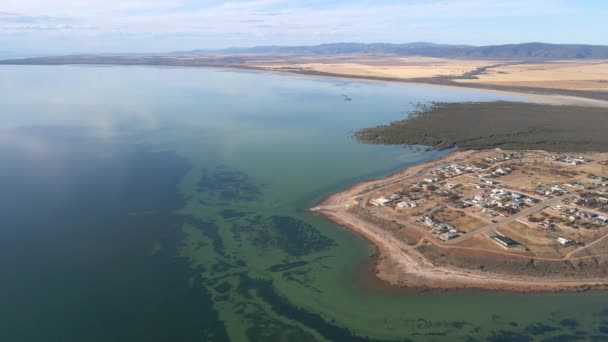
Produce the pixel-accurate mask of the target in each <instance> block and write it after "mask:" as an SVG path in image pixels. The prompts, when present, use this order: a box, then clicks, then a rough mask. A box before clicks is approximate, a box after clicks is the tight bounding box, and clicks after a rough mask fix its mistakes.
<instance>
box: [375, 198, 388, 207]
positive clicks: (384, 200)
mask: <svg viewBox="0 0 608 342" xmlns="http://www.w3.org/2000/svg"><path fill="white" fill-rule="evenodd" d="M390 201H391V200H389V199H388V198H386V197H378V198H375V199H373V200H371V201H370V203H371V204H373V205H375V206H377V207H383V206H385V205H386V204H387V203H388V202H390Z"/></svg>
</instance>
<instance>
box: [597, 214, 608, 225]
mask: <svg viewBox="0 0 608 342" xmlns="http://www.w3.org/2000/svg"><path fill="white" fill-rule="evenodd" d="M596 219H597V220H598V221H600V222H601V223H608V217H607V216H604V215H600V216H598V217H597V218H596Z"/></svg>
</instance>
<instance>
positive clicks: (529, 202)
mask: <svg viewBox="0 0 608 342" xmlns="http://www.w3.org/2000/svg"><path fill="white" fill-rule="evenodd" d="M536 202H537V200H536V199H534V198H531V197H528V198H526V203H528V204H534V203H536Z"/></svg>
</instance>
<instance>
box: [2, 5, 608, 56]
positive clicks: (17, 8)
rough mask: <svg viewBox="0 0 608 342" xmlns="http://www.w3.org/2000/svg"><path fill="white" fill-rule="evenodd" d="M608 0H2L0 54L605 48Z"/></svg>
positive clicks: (607, 42)
mask: <svg viewBox="0 0 608 342" xmlns="http://www.w3.org/2000/svg"><path fill="white" fill-rule="evenodd" d="M606 18H608V1H606V0H587V1H585V0H581V1H575V0H572V1H566V0H451V1H447V0H425V1H422V0H401V1H398V0H375V1H372V0H349V1H347V0H290V1H287V0H233V1H216V0H199V1H195V0H120V1H119V0H2V1H0V51H12V52H21V53H34V54H44V53H49V54H51V53H52V54H56V53H59V54H61V53H78V52H163V51H175V50H190V49H197V48H223V47H232V46H255V45H313V44H320V43H330V42H364V43H369V42H389V43H405V42H415V41H428V42H436V43H452V44H473V45H487V44H503V43H520V42H530V41H542V42H549V43H586V44H607V45H608V24H606Z"/></svg>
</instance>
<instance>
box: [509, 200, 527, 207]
mask: <svg viewBox="0 0 608 342" xmlns="http://www.w3.org/2000/svg"><path fill="white" fill-rule="evenodd" d="M511 203H513V204H514V205H516V206H518V207H521V206H522V205H524V201H522V200H518V199H512V200H511Z"/></svg>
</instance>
